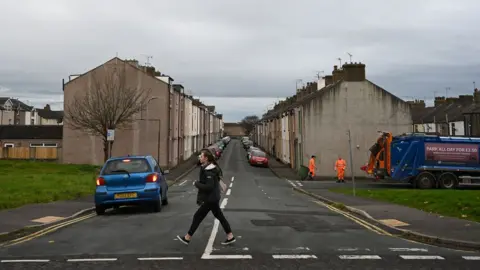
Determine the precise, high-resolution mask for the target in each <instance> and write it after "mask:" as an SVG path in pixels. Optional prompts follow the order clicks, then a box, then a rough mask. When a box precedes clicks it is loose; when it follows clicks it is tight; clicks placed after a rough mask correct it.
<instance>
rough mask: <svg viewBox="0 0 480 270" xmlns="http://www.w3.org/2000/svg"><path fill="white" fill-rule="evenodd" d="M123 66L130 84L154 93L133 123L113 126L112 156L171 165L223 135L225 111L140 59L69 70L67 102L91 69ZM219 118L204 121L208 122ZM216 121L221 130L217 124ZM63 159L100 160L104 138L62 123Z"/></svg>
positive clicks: (81, 88) (89, 76)
mask: <svg viewBox="0 0 480 270" xmlns="http://www.w3.org/2000/svg"><path fill="white" fill-rule="evenodd" d="M114 67H115V68H122V69H124V71H125V76H126V84H127V85H128V86H129V87H142V88H146V89H151V98H150V99H149V102H148V104H147V106H146V108H145V110H144V111H142V112H141V113H140V115H138V116H137V117H136V118H135V119H136V120H135V121H134V122H133V124H132V125H131V127H130V128H127V129H123V130H122V129H120V130H116V131H115V142H114V144H113V148H112V156H120V155H127V154H131V155H138V154H142V155H152V156H154V157H156V158H157V159H158V161H159V163H160V165H161V166H162V167H164V168H171V167H174V166H176V165H177V164H179V163H181V162H183V161H184V160H187V159H189V158H190V157H191V156H192V155H193V154H194V153H196V152H198V151H199V150H200V149H201V148H203V147H205V146H208V145H209V144H211V143H213V142H214V141H216V140H217V139H219V138H220V136H221V132H220V127H221V126H223V122H222V119H221V117H218V116H217V115H216V114H215V112H214V111H212V110H209V109H208V108H207V107H208V106H206V105H205V104H203V103H202V102H201V101H200V100H196V99H193V97H192V96H189V95H186V94H185V93H184V87H183V86H182V85H180V84H174V79H173V78H172V77H170V76H168V75H165V74H162V73H161V72H159V71H156V70H155V68H154V67H147V66H142V65H139V63H138V61H136V60H122V59H120V58H117V57H115V58H113V59H111V60H109V61H107V62H106V63H104V64H102V65H100V66H98V67H96V68H94V69H92V70H90V71H87V72H85V73H83V74H79V75H71V76H70V78H69V81H68V82H66V83H65V84H64V104H69V103H70V102H71V101H72V100H73V99H74V98H75V96H76V93H78V92H80V91H85V90H86V89H88V88H89V87H91V84H92V80H93V75H94V74H95V75H97V76H96V78H102V76H101V75H102V72H104V71H103V70H105V69H108V68H114ZM206 122H208V123H217V124H216V125H213V124H212V125H205V124H204V123H206ZM214 127H215V128H217V129H218V130H214ZM62 144H63V162H64V163H76V164H102V163H103V142H102V139H101V138H100V137H96V136H92V135H89V134H86V133H84V132H82V131H78V130H73V129H72V128H70V127H69V126H68V124H65V125H64V128H63V143H62Z"/></svg>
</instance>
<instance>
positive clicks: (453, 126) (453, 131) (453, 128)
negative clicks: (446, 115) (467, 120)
mask: <svg viewBox="0 0 480 270" xmlns="http://www.w3.org/2000/svg"><path fill="white" fill-rule="evenodd" d="M456 130H457V129H456V128H455V123H452V136H455V131H456Z"/></svg>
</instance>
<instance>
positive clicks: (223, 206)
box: [220, 198, 228, 209]
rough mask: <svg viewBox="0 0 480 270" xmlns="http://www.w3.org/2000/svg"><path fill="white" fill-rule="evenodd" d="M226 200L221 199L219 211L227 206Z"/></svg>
mask: <svg viewBox="0 0 480 270" xmlns="http://www.w3.org/2000/svg"><path fill="white" fill-rule="evenodd" d="M227 203H228V198H225V199H223V201H222V203H221V204H220V209H224V208H225V207H226V206H227Z"/></svg>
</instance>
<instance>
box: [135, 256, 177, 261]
mask: <svg viewBox="0 0 480 270" xmlns="http://www.w3.org/2000/svg"><path fill="white" fill-rule="evenodd" d="M137 260H139V261H170V260H183V257H157V258H154V257H152V258H137Z"/></svg>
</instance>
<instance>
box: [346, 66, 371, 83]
mask: <svg viewBox="0 0 480 270" xmlns="http://www.w3.org/2000/svg"><path fill="white" fill-rule="evenodd" d="M342 69H343V72H344V76H343V78H344V80H345V81H347V82H362V81H365V79H366V74H365V64H362V63H356V62H355V63H347V64H343V67H342Z"/></svg>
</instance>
